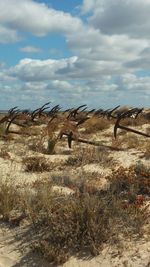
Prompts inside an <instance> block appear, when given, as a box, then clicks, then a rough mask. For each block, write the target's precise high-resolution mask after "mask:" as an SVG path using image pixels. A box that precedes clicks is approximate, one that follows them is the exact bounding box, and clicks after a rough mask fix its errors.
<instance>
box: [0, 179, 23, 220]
mask: <svg viewBox="0 0 150 267" xmlns="http://www.w3.org/2000/svg"><path fill="white" fill-rule="evenodd" d="M18 203H19V193H18V192H17V189H16V188H15V186H14V185H13V184H12V183H11V182H8V181H7V180H5V181H1V182H0V215H1V216H2V219H3V220H5V221H9V218H10V216H11V212H12V210H14V209H17V207H18Z"/></svg>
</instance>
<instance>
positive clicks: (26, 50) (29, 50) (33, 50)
mask: <svg viewBox="0 0 150 267" xmlns="http://www.w3.org/2000/svg"><path fill="white" fill-rule="evenodd" d="M20 51H21V52H24V53H40V52H42V49H41V48H38V47H34V46H24V47H21V48H20Z"/></svg>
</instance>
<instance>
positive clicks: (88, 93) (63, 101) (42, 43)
mask: <svg viewBox="0 0 150 267" xmlns="http://www.w3.org/2000/svg"><path fill="white" fill-rule="evenodd" d="M149 14H150V0H144V1H141V0H0V96H1V97H0V109H9V108H11V107H13V106H18V107H20V108H30V109H34V108H36V107H39V106H40V105H42V104H44V103H46V102H49V101H50V102H51V104H52V105H55V104H60V105H61V107H62V108H66V107H73V106H74V107H76V106H77V105H80V104H87V105H88V106H89V107H90V108H111V107H112V108H113V107H114V106H117V105H121V106H123V105H128V106H132V107H148V108H149V107H150V15H149Z"/></svg>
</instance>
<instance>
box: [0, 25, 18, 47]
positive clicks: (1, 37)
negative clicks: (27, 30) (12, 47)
mask: <svg viewBox="0 0 150 267" xmlns="http://www.w3.org/2000/svg"><path fill="white" fill-rule="evenodd" d="M19 39H20V38H19V36H18V34H17V31H16V30H13V29H9V28H7V27H4V26H2V25H0V43H1V44H7V43H15V42H17V41H19Z"/></svg>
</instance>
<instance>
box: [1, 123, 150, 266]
mask: <svg viewBox="0 0 150 267" xmlns="http://www.w3.org/2000/svg"><path fill="white" fill-rule="evenodd" d="M146 127H148V125H144V126H143V130H145V129H146ZM111 133H112V129H108V130H106V131H103V132H102V133H98V134H96V135H95V136H92V139H93V140H98V141H103V140H104V141H105V143H106V144H110V140H111V135H110V137H109V134H111ZM106 134H107V137H105V135H106ZM140 138H141V139H142V140H144V142H145V143H146V142H147V143H148V142H149V140H148V139H146V138H145V139H144V138H143V137H140ZM29 141H30V140H29ZM85 146H86V145H83V144H82V145H80V144H76V145H75V144H74V147H76V148H77V147H79V148H80V149H81V148H82V147H85ZM0 147H1V148H2V149H3V150H6V151H8V157H7V156H6V157H4V158H3V157H0V173H1V179H9V180H11V181H12V182H13V183H15V184H16V185H18V184H28V185H29V184H30V183H32V182H33V181H36V180H39V179H42V178H45V177H47V178H48V177H49V176H50V175H65V174H66V175H69V174H70V175H72V174H74V175H76V176H79V174H84V173H89V174H90V173H94V172H95V173H98V174H102V176H103V180H102V181H101V183H100V184H101V187H104V188H105V186H107V180H106V179H105V176H107V175H109V174H110V173H111V169H110V168H109V166H107V167H106V168H104V167H103V166H101V165H100V164H98V163H97V164H95V163H92V164H85V165H83V166H80V167H77V168H75V169H72V170H71V169H70V173H68V170H65V168H62V169H58V170H54V171H53V170H52V171H51V172H45V173H42V174H41V173H40V174H39V173H27V172H24V166H23V165H22V157H25V156H43V155H42V154H41V153H38V152H33V151H31V150H28V149H27V144H24V143H23V142H21V141H20V142H18V143H17V145H16V141H9V142H7V143H6V142H4V141H0ZM58 153H60V154H58ZM72 154H73V149H72V150H70V151H69V150H68V148H67V145H66V143H63V146H62V147H60V144H58V147H57V148H56V155H44V157H45V159H46V160H48V162H53V163H54V162H57V164H58V165H59V163H60V165H61V163H62V162H65V161H67V159H68V158H69V157H70V155H72ZM110 155H111V156H112V157H113V159H114V160H115V161H117V165H116V168H117V167H118V166H124V167H129V166H130V165H132V164H136V163H137V162H138V161H139V160H140V161H142V162H143V163H144V164H145V165H147V166H149V165H150V160H146V159H144V158H142V155H143V151H141V150H139V149H136V148H133V149H127V150H125V151H110ZM54 190H56V191H60V192H62V191H63V192H64V194H70V193H72V190H71V189H68V188H63V187H62V188H61V187H58V186H55V187H54ZM26 231H28V229H26V228H25V226H24V225H23V226H21V227H20V228H19V229H18V228H17V229H16V228H10V227H9V226H8V225H7V224H4V223H1V225H0V267H27V266H28V267H30V266H31V267H32V266H37V267H42V266H43V267H47V266H51V265H50V264H49V263H47V262H45V261H42V260H41V259H40V257H38V255H35V254H32V253H31V252H30V247H29V243H28V240H26V236H27V234H26ZM63 266H64V267H76V266H79V267H93V266H95V267H98V266H100V267H117V266H122V267H123V266H125V267H129V266H130V267H148V266H150V236H148V235H145V236H144V237H143V239H141V240H140V241H135V242H133V241H132V242H131V241H130V240H128V241H126V242H124V244H123V248H122V250H121V251H118V250H117V249H116V248H112V247H104V248H103V250H102V252H101V254H100V255H99V256H98V257H95V258H91V259H89V258H86V255H85V258H84V260H83V258H82V259H80V258H78V257H72V258H70V259H69V261H68V262H66V263H65V264H64V265H63Z"/></svg>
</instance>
